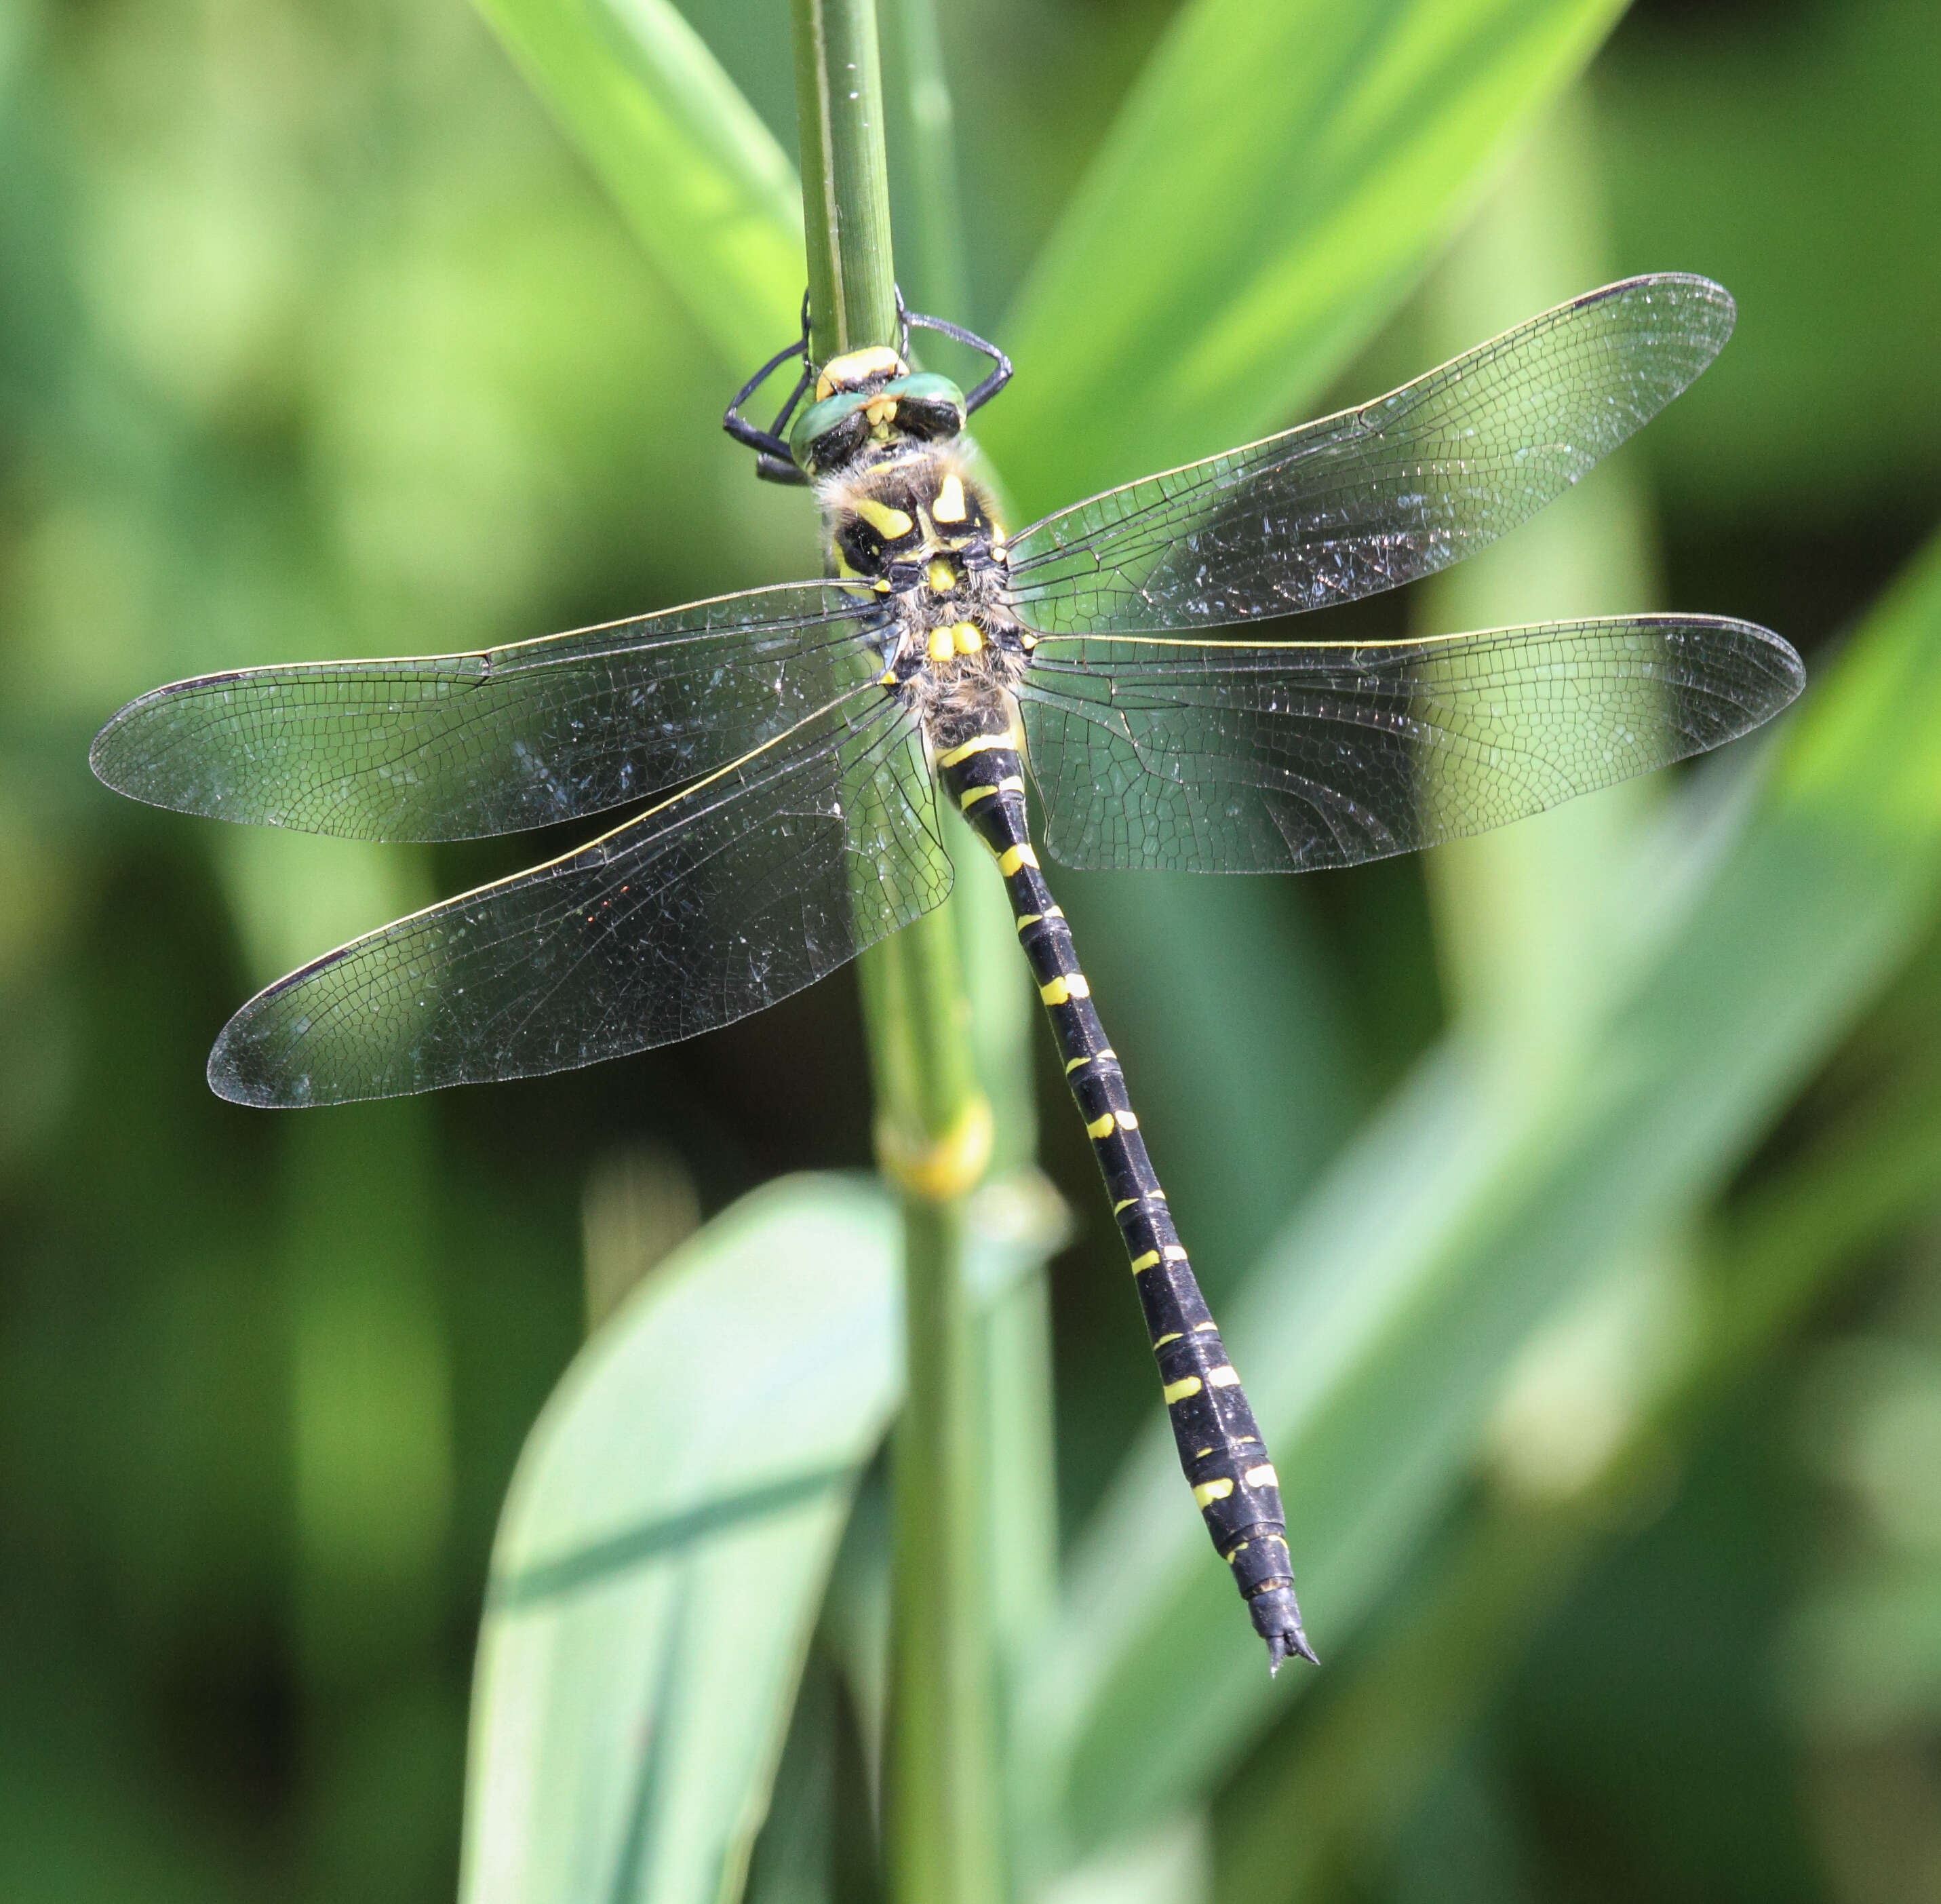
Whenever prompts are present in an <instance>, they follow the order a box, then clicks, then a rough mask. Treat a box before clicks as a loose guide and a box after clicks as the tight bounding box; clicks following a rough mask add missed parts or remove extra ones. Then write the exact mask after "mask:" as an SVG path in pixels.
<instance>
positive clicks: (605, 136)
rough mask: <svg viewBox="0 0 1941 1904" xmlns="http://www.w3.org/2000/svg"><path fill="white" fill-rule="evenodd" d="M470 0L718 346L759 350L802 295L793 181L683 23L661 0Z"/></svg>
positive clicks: (775, 336)
mask: <svg viewBox="0 0 1941 1904" xmlns="http://www.w3.org/2000/svg"><path fill="white" fill-rule="evenodd" d="M478 7H479V11H481V13H483V14H484V16H485V17H486V19H487V20H488V22H490V23H491V26H492V27H493V28H494V30H495V31H496V32H497V34H498V35H499V37H500V39H501V40H502V41H504V43H505V44H506V48H507V50H508V51H509V52H510V53H511V54H512V57H513V59H514V60H515V61H516V62H517V63H518V66H519V69H520V70H521V72H523V73H524V75H525V76H526V78H527V81H529V82H530V84H531V86H532V87H533V90H534V91H535V92H536V93H538V94H539V96H540V98H542V99H544V100H545V101H546V103H547V105H548V106H550V107H551V108H552V111H553V113H554V115H555V117H556V118H558V120H559V121H560V124H561V126H563V127H564V128H565V130H566V131H567V134H568V135H569V136H570V137H571V138H572V139H573V141H574V142H575V143H576V145H578V146H579V150H580V152H581V153H582V155H583V156H584V157H585V159H586V160H587V161H588V164H591V167H593V170H594V171H595V173H597V174H598V176H599V177H600V179H601V182H603V183H604V185H606V187H607V190H608V191H610V192H611V193H612V194H613V197H614V199H615V200H616V202H617V203H618V204H619V207H620V208H621V210H622V211H623V212H624V213H625V214H626V216H627V218H628V222H630V223H631V225H632V226H633V228H634V232H635V233H636V234H637V236H638V237H639V238H640V242H641V243H642V244H643V246H645V247H646V252H647V255H648V256H650V258H652V259H653V261H654V262H655V264H656V265H657V266H658V267H659V269H660V271H661V272H662V275H663V276H664V277H665V278H666V279H667V280H668V283H670V284H671V286H673V288H674V290H675V291H676V292H678V293H679V295H680V297H681V298H682V299H683V302H685V303H686V306H687V308H688V310H689V313H690V314H692V316H693V317H694V319H695V322H696V323H698V325H699V326H700V327H701V328H702V330H703V331H704V332H705V333H706V334H707V335H708V337H709V338H711V339H712V340H713V341H714V344H715V346H716V347H717V349H718V350H720V352H721V354H722V357H723V360H724V361H725V362H726V363H729V364H730V365H735V366H741V365H745V366H747V369H750V370H752V369H753V368H754V367H755V366H756V365H757V364H758V363H760V362H761V361H762V360H763V359H764V358H765V357H769V356H770V355H771V354H772V353H773V352H774V350H775V347H776V346H777V345H778V344H779V343H781V342H784V341H786V340H787V338H789V337H790V335H792V334H793V331H794V329H795V323H796V310H797V307H798V306H799V304H800V302H801V300H802V276H803V271H804V268H805V267H804V265H803V262H802V188H801V186H800V185H799V183H798V182H797V180H796V173H795V168H794V167H793V165H791V164H790V162H789V159H788V156H787V154H786V153H784V152H783V150H782V149H781V147H780V146H779V145H777V144H776V142H775V139H774V138H773V136H772V135H771V134H770V133H769V130H768V128H767V127H766V126H765V125H763V123H762V121H761V120H760V118H759V117H758V116H757V114H756V112H755V110H754V109H753V107H752V106H750V105H749V103H748V102H747V100H746V99H744V98H743V97H742V96H741V93H740V91H739V90H738V89H737V88H736V87H735V82H734V81H732V79H730V78H729V77H728V75H726V73H725V72H723V71H722V69H721V67H720V63H718V62H717V60H716V59H715V57H714V55H713V54H711V52H709V51H708V48H707V47H706V46H705V45H704V44H702V41H701V39H700V37H699V36H698V35H697V34H696V33H695V31H694V29H692V27H691V26H689V25H688V23H687V22H686V20H683V18H682V17H680V14H679V13H677V11H675V10H674V8H672V7H671V6H670V5H667V4H666V0H478ZM776 30H777V31H778V32H781V31H784V30H785V29H784V27H783V26H782V23H781V21H780V20H779V19H778V22H777V25H776Z"/></svg>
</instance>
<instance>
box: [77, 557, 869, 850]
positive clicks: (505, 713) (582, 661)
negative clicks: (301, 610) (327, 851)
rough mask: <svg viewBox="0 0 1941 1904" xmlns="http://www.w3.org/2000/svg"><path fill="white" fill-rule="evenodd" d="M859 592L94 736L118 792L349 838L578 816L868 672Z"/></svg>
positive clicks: (151, 704) (783, 595)
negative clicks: (858, 674) (864, 671)
mask: <svg viewBox="0 0 1941 1904" xmlns="http://www.w3.org/2000/svg"><path fill="white" fill-rule="evenodd" d="M874 612H875V610H874V605H873V603H871V602H870V601H868V600H867V598H861V597H859V596H858V595H857V594H856V593H855V592H854V591H853V590H851V589H844V588H842V587H841V586H837V585H836V584H833V583H805V584H798V585H791V586H784V587H781V588H772V589H750V590H749V591H747V592H745V593H744V594H741V595H725V596H723V597H720V598H718V599H717V600H714V601H711V602H696V603H695V604H693V605H690V606H689V607H686V608H674V609H671V610H669V611H668V612H667V613H665V614H657V615H645V616H642V617H638V618H637V619H636V620H631V621H622V622H613V623H609V624H607V626H604V627H601V628H588V629H578V630H576V631H575V632H572V633H570V634H565V635H549V636H547V637H546V638H544V639H543V640H540V641H522V642H520V643H518V644H515V645H513V646H511V647H500V648H491V649H487V650H481V651H480V652H478V653H476V654H448V655H434V656H429V657H425V658H423V659H421V660H402V661H390V660H387V661H337V662H320V663H316V664H313V665H308V666H304V665H298V666H288V667H272V668H252V669H245V670H243V671H242V672H236V673H231V674H222V675H206V676H204V677H203V678H201V679H200V680H197V681H179V682H177V683H176V684H175V685H174V686H173V687H160V688H157V689H156V690H154V692H153V693H148V694H145V695H143V696H142V697H141V698H140V699H139V700H136V701H132V702H130V703H129V704H128V706H126V707H125V708H124V709H122V710H121V712H120V713H118V714H117V715H115V718H113V719H112V721H109V723H108V724H107V726H106V727H104V728H102V730H101V732H100V733H99V735H98V736H96V739H95V742H94V746H93V750H92V752H91V753H90V757H89V758H90V761H91V762H92V764H93V767H94V770H95V772H96V773H97V774H98V775H99V776H100V777H101V778H102V779H103V780H104V781H105V782H107V784H108V785H109V786H111V787H113V788H115V789H116V790H117V791H119V792H121V793H125V794H132V795H133V797H135V798H136V799H137V800H147V801H148V803H149V804H151V805H153V806H157V807H173V808H174V809H176V810H177V811H179V812H182V813H201V814H206V815H209V816H212V817H213V818H215V819H226V820H238V821H246V822H255V823H257V824H261V825H274V826H287V827H292V828H295V829H297V830H298V831H301V832H307V833H332V834H340V835H342V836H344V837H347V838H351V839H359V840H458V839H470V838H475V837H478V836H480V835H482V834H493V833H511V832H516V831H521V830H522V829H524V828H527V827H534V826H543V825H549V824H550V823H552V822H555V821H558V820H565V819H579V818H582V817H583V816H585V815H587V814H590V813H602V812H604V811H605V810H607V809H608V808H610V807H616V806H619V805H620V804H622V803H624V802H625V801H627V800H634V799H638V798H640V797H643V796H645V795H646V794H652V793H655V792H657V791H660V790H661V789H662V788H665V787H669V786H673V785H677V784H679V783H680V782H682V781H683V780H689V779H693V778H694V777H695V776H696V775H697V774H700V773H706V772H708V771H709V770H711V769H712V768H714V767H718V766H720V764H722V762H723V761H727V760H732V759H735V758H737V757H738V756H739V755H741V754H743V753H744V752H746V751H747V750H748V749H750V748H753V747H757V746H759V745H761V744H762V743H763V742H764V741H766V740H767V739H770V738H772V736H775V734H778V733H781V732H783V731H784V730H786V729H787V727H790V725H791V724H793V723H794V722H796V721H799V720H800V719H802V717H803V716H804V715H806V714H808V712H811V711H812V709H815V708H817V707H819V706H821V705H822V704H823V703H824V702H826V701H827V700H828V699H830V697H831V696H833V695H834V694H835V693H837V692H839V690H841V689H842V687H845V686H846V685H848V684H850V683H851V682H852V681H854V679H855V678H857V673H858V672H859V671H860V667H861V666H863V665H865V664H866V663H867V659H868V657H867V654H866V653H865V651H864V650H865V648H866V644H867V636H866V635H865V633H864V623H865V618H867V617H869V616H870V615H872V614H873V613H874Z"/></svg>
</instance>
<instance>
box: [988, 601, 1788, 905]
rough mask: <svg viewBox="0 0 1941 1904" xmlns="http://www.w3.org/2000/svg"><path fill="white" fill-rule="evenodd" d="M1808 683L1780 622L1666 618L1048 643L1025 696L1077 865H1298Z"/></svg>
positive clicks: (1066, 851) (1529, 804) (1614, 763)
mask: <svg viewBox="0 0 1941 1904" xmlns="http://www.w3.org/2000/svg"><path fill="white" fill-rule="evenodd" d="M1804 680H1805V675H1804V673H1803V672H1802V669H1801V667H1800V665H1799V657H1798V656H1797V655H1796V654H1794V653H1793V650H1792V649H1791V648H1790V647H1788V646H1787V644H1786V643H1785V642H1784V641H1781V639H1780V638H1779V637H1778V636H1777V635H1773V634H1770V633H1768V632H1767V631H1766V630H1765V629H1763V628H1756V627H1754V626H1753V625H1752V624H1751V623H1747V622H1738V621H1722V620H1712V619H1710V618H1707V617H1694V616H1674V615H1648V616H1641V617H1637V618H1635V619H1632V620H1611V621H1580V622H1558V623H1550V624H1547V625H1545V626H1540V627H1533V628H1507V629H1496V630H1494V631H1493V632H1490V633H1487V634H1481V635H1446V636H1441V637H1438V638H1435V639H1432V640H1426V641H1401V642H1395V643H1392V644H1386V645H1383V646H1380V647H1356V646H1353V645H1350V644H1327V643H1319V642H1317V643H1311V644H1303V643H1286V644H1279V645H1276V646H1263V647H1252V646H1243V645H1242V644H1239V643H1231V644H1228V643H1219V642H1196V641H1151V640H1145V641H1140V640H1132V641H1126V640H1119V641H1114V640H1110V639H1107V640H1096V639H1095V640H1081V639H1077V638H1068V639H1054V640H1047V641H1044V642H1042V643H1041V644H1040V645H1039V647H1038V651H1037V654H1035V656H1034V657H1033V659H1032V668H1031V670H1030V672H1029V675H1027V677H1026V681H1025V683H1024V685H1023V687H1022V690H1021V692H1020V699H1021V701H1022V709H1023V714H1024V724H1025V733H1026V738H1027V740H1028V742H1029V748H1030V753H1031V761H1032V771H1033V773H1034V775H1035V777H1036V779H1037V781H1038V786H1039V788H1040V790H1041V793H1042V794H1043V797H1044V805H1045V840H1046V843H1047V845H1048V846H1050V849H1051V850H1052V852H1053V853H1054V854H1055V855H1056V856H1057V857H1058V858H1059V859H1062V860H1063V861H1064V862H1065V863H1066V864H1067V865H1071V866H1085V867H1118V868H1132V867H1145V868H1162V867H1163V868H1184V869H1190V870H1192V871H1201V872H1227V873H1257V872H1301V871H1307V870H1308V869H1310V868H1314V867H1320V866H1352V865H1356V864H1358V863H1359V862H1361V861H1363V860H1367V859H1380V858H1381V857H1382V856H1383V855H1385V854H1388V853H1406V852H1408V851H1409V850H1410V849H1412V848H1414V847H1417V846H1432V845H1433V844H1435V842H1436V841H1438V840H1448V839H1453V838H1455V837H1457V836H1458V835H1459V834H1467V833H1480V832H1482V831H1485V830H1487V828H1490V827H1493V826H1500V825H1502V824H1503V823H1504V822H1506V821H1508V820H1514V819H1521V818H1523V817H1524V816H1525V815H1526V814H1529V813H1538V812H1540V811H1542V809H1544V808H1545V807H1554V806H1555V805H1556V804H1557V803H1558V802H1559V801H1560V800H1568V799H1570V797H1572V796H1573V794H1580V793H1588V792H1589V791H1591V788H1594V787H1603V786H1608V785H1610V784H1611V783H1612V782H1613V781H1617V780H1623V779H1628V778H1629V777H1630V776H1631V775H1633V774H1637V773H1646V772H1648V771H1649V770H1650V769H1652V768H1653V767H1663V766H1664V765H1666V764H1667V763H1668V762H1670V761H1677V760H1683V758H1686V756H1687V755H1692V754H1698V753H1702V752H1704V750H1705V749H1706V748H1710V747H1716V746H1717V745H1719V743H1720V742H1722V741H1727V740H1730V739H1732V738H1733V737H1734V736H1735V735H1738V734H1742V733H1745V732H1747V730H1749V729H1750V728H1753V727H1757V726H1758V725H1759V724H1760V723H1761V722H1762V721H1766V720H1768V719H1770V718H1771V716H1772V715H1775V714H1777V712H1779V710H1780V709H1781V708H1783V707H1784V706H1786V704H1787V703H1788V702H1789V701H1790V700H1791V699H1793V696H1795V695H1796V694H1797V693H1799V690H1800V687H1801V685H1802V683H1803V681H1804Z"/></svg>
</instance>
